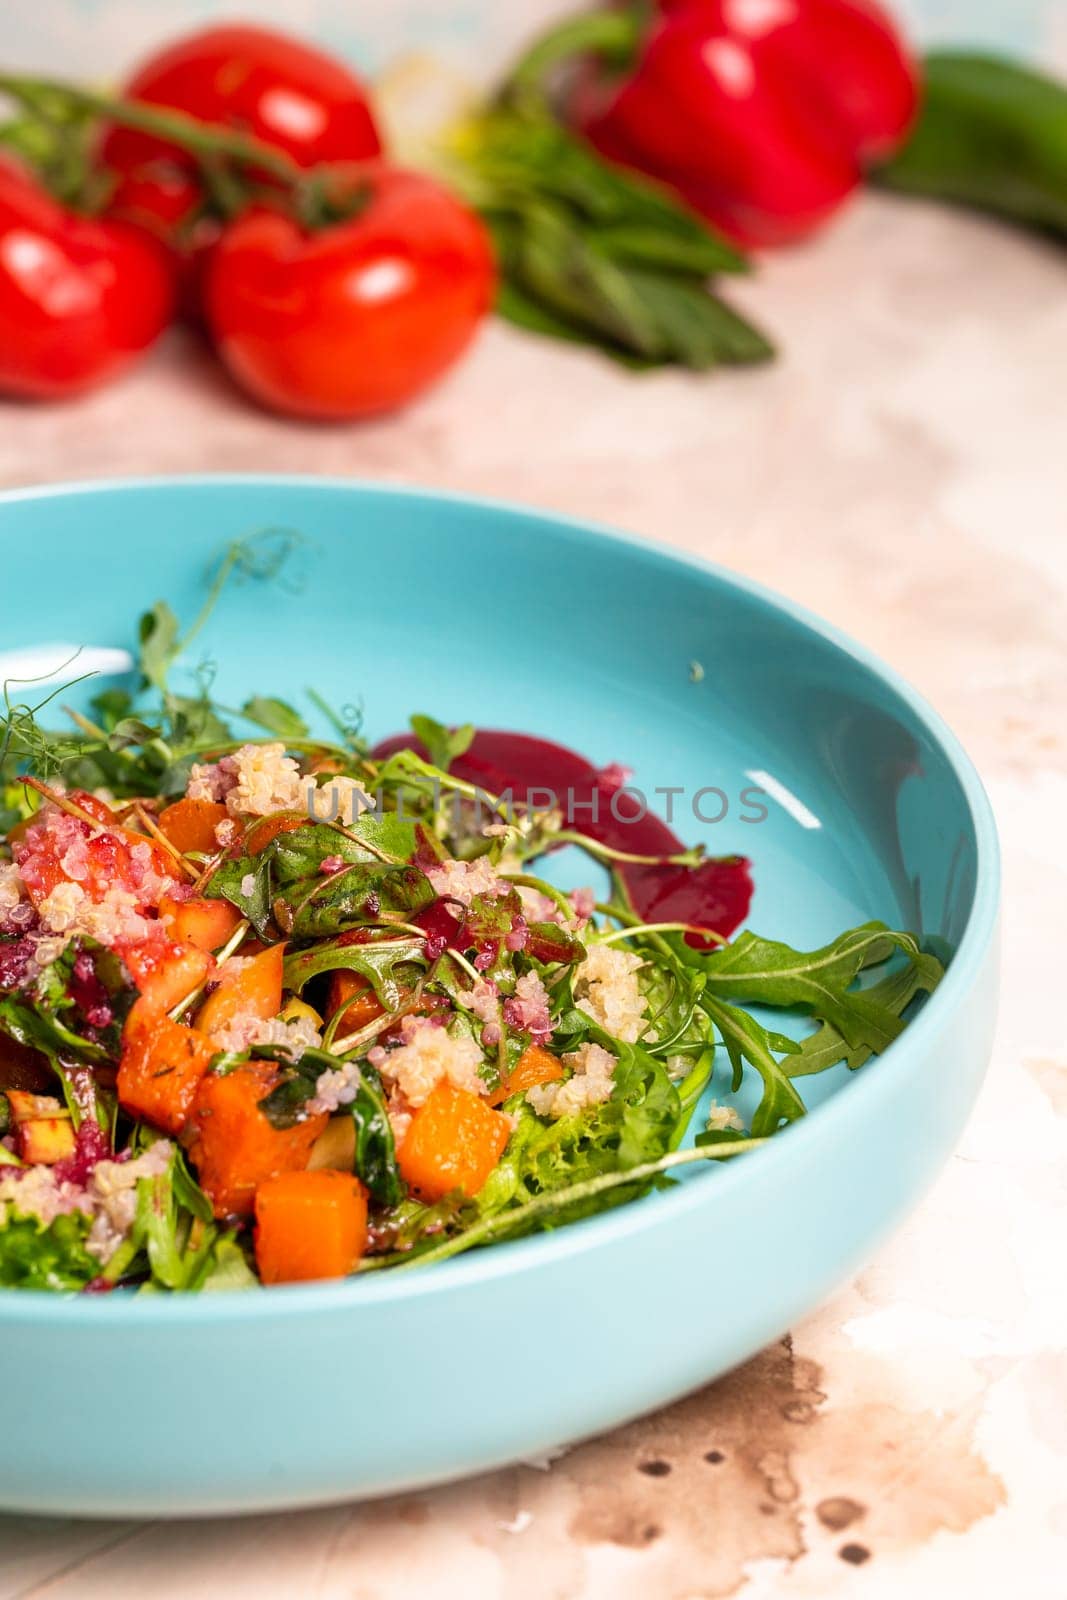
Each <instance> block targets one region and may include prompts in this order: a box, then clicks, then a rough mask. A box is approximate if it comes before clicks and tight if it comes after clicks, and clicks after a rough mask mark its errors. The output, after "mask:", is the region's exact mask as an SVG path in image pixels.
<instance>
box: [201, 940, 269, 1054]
mask: <svg viewBox="0 0 1067 1600" xmlns="http://www.w3.org/2000/svg"><path fill="white" fill-rule="evenodd" d="M284 962H285V945H284V944H272V945H268V946H267V948H266V949H265V950H261V951H260V952H259V953H258V955H254V956H235V957H231V959H230V961H228V962H226V963H224V965H223V966H222V967H220V969H219V981H218V986H217V987H216V988H215V989H213V990H212V991H211V993H210V994H209V995H208V997H207V999H206V1000H205V1001H204V1003H203V1005H202V1006H201V1007H200V1010H199V1012H198V1013H197V1018H196V1025H197V1027H198V1028H199V1029H200V1031H201V1033H206V1034H207V1035H208V1037H209V1038H214V1037H215V1035H216V1034H217V1033H219V1032H220V1030H222V1029H223V1028H226V1027H228V1026H229V1024H230V1023H231V1022H233V1021H234V1019H235V1018H236V1017H248V1016H253V1017H260V1018H262V1020H263V1021H264V1022H267V1021H269V1019H270V1018H271V1017H276V1016H277V1015H278V1012H279V1011H280V1010H281V1009H282V977H283V965H284ZM231 963H232V964H231Z"/></svg>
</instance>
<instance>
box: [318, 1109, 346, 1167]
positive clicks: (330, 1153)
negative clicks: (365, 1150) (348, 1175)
mask: <svg viewBox="0 0 1067 1600" xmlns="http://www.w3.org/2000/svg"><path fill="white" fill-rule="evenodd" d="M355 1164H356V1125H355V1123H354V1122H353V1120H352V1118H351V1117H350V1116H348V1115H347V1113H346V1114H345V1115H343V1116H340V1117H331V1118H330V1120H329V1122H328V1123H327V1124H326V1129H325V1132H323V1133H322V1134H320V1136H319V1137H318V1138H317V1139H316V1140H315V1143H314V1145H313V1147H312V1151H311V1155H310V1156H309V1158H308V1168H309V1169H310V1170H311V1171H315V1170H316V1169H317V1168H319V1167H335V1168H336V1169H337V1170H338V1171H339V1172H351V1171H352V1168H353V1167H354V1166H355Z"/></svg>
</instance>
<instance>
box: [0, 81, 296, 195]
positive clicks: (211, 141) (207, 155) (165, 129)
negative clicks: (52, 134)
mask: <svg viewBox="0 0 1067 1600" xmlns="http://www.w3.org/2000/svg"><path fill="white" fill-rule="evenodd" d="M0 94H3V95H7V96H9V98H10V99H12V100H15V101H17V102H18V104H19V105H21V106H23V107H24V108H25V109H26V110H27V111H28V112H30V113H31V114H32V115H34V116H36V117H39V118H41V119H42V120H44V121H48V122H55V121H57V120H67V119H68V118H70V116H71V114H72V113H73V114H76V115H77V116H81V117H94V116H95V117H103V118H106V119H107V120H108V121H110V122H115V123H118V124H119V125H120V126H122V127H124V128H136V129H137V130H138V131H139V132H140V133H147V134H151V135H152V136H153V137H155V138H157V139H163V140H165V141H166V142H167V143H168V144H175V145H178V146H179V147H180V148H181V149H182V150H187V151H188V152H189V154H190V155H192V156H195V157H196V158H197V160H198V161H199V162H200V163H201V164H202V165H203V166H204V167H205V168H206V169H208V170H209V171H210V169H211V168H212V166H214V165H217V163H218V162H219V160H220V159H222V160H230V161H235V162H238V163H240V164H241V165H242V166H250V167H258V168H259V169H260V170H261V171H262V172H268V173H270V175H271V176H272V177H274V178H277V179H279V180H280V181H281V182H283V183H287V184H294V183H300V182H302V181H304V180H306V178H307V171H306V169H305V168H303V167H301V166H300V165H299V163H298V162H296V161H294V160H293V158H292V156H290V155H287V154H286V153H285V151H284V150H278V149H276V148H275V147H274V146H273V145H269V144H264V143H263V142H262V140H260V139H256V138H253V137H252V135H250V134H246V133H240V132H239V131H237V130H236V129H233V128H224V127H221V126H219V125H218V124H216V123H206V122H198V121H197V119H196V118H195V117H190V116H187V115H186V114H185V113H184V112H183V111H168V110H163V109H162V108H161V107H158V106H150V105H145V104H143V103H142V102H141V101H137V100H122V99H115V98H113V97H112V96H110V95H106V94H98V93H96V91H95V90H92V89H84V88H82V87H81V86H80V85H79V84H73V83H61V82H57V81H53V80H51V79H44V78H27V77H21V76H19V75H17V74H12V73H0Z"/></svg>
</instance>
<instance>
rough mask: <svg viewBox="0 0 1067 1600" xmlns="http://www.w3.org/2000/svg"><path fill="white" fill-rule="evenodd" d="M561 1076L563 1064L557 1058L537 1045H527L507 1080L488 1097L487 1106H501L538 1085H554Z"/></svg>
mask: <svg viewBox="0 0 1067 1600" xmlns="http://www.w3.org/2000/svg"><path fill="white" fill-rule="evenodd" d="M562 1076H563V1062H562V1061H561V1060H560V1059H559V1057H558V1056H554V1055H553V1054H552V1052H551V1050H545V1049H544V1048H543V1047H542V1046H541V1045H539V1044H531V1045H527V1047H526V1049H525V1050H524V1051H523V1052H522V1055H521V1056H520V1057H519V1059H518V1061H516V1063H515V1065H514V1066H513V1067H512V1069H511V1073H510V1075H509V1076H508V1078H507V1079H506V1080H505V1082H504V1083H502V1084H501V1085H500V1088H499V1089H497V1090H495V1091H494V1093H493V1094H491V1095H490V1096H489V1097H488V1098H489V1104H490V1105H491V1106H499V1105H503V1103H504V1101H505V1100H507V1099H508V1098H509V1097H510V1096H511V1095H513V1094H519V1093H525V1092H526V1090H527V1089H533V1088H535V1087H536V1086H537V1084H539V1083H554V1082H555V1080H556V1079H557V1078H562Z"/></svg>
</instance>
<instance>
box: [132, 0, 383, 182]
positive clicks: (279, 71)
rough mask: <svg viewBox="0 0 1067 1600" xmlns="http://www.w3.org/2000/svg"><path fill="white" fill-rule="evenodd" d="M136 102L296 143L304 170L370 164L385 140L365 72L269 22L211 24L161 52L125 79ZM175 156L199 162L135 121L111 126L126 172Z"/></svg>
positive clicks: (282, 144)
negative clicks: (320, 165) (274, 29)
mask: <svg viewBox="0 0 1067 1600" xmlns="http://www.w3.org/2000/svg"><path fill="white" fill-rule="evenodd" d="M123 95H124V97H125V98H126V99H129V100H143V101H146V102H147V103H148V104H150V105H156V106H167V107H170V108H171V109H175V110H178V111H184V112H186V113H188V115H189V116H192V117H198V118H199V119H200V121H202V122H219V123H228V124H229V125H230V126H232V127H235V128H240V129H241V130H242V131H244V132H245V133H250V134H253V135H254V136H255V137H256V138H257V139H263V140H264V141H265V142H266V143H267V144H272V145H276V146H277V147H278V148H279V149H281V150H286V151H288V153H289V154H290V155H291V156H292V157H293V159H294V160H295V161H297V162H298V163H299V164H300V166H302V167H312V166H316V165H318V163H319V162H323V161H360V160H363V159H365V158H366V157H369V156H376V155H378V154H380V152H381V140H380V139H379V137H378V130H377V128H376V127H375V124H374V117H373V115H372V113H371V110H370V107H369V105H368V103H367V94H366V90H365V89H364V87H363V85H362V84H361V83H360V81H359V79H358V78H357V77H356V76H355V75H354V74H353V73H351V72H350V71H349V70H348V68H347V67H346V66H344V65H343V64H342V63H341V62H339V61H334V60H332V59H331V58H330V57H329V56H327V55H323V54H321V52H320V51H318V50H313V49H311V47H310V46H308V45H305V44H301V43H300V41H299V40H297V39H290V38H288V37H287V36H286V35H285V34H282V33H272V32H270V31H269V30H268V29H266V28H252V27H219V28H205V29H203V30H202V31H200V32H198V33H191V34H189V35H188V36H187V37H185V38H184V39H178V40H177V41H176V42H175V43H174V44H172V45H169V46H168V47H167V48H166V49H165V50H161V51H159V52H158V54H156V55H154V56H151V57H150V58H149V60H147V61H145V62H144V63H143V64H142V65H141V66H140V68H139V69H138V70H137V71H136V72H135V73H134V75H133V77H132V78H131V79H130V80H129V82H128V83H127V84H126V85H125V87H124V89H123ZM164 155H165V156H168V157H169V158H170V159H171V160H173V161H174V162H175V163H176V164H177V165H178V166H179V167H182V168H184V169H185V170H187V171H188V170H190V169H191V168H193V167H195V165H196V163H195V161H193V159H192V158H191V157H190V156H188V155H187V154H185V153H184V152H183V151H181V150H177V149H175V147H174V146H172V145H167V144H164V143H162V142H161V141H160V140H158V139H155V138H153V137H152V136H151V135H149V134H144V133H139V132H138V131H137V130H136V129H133V128H119V127H114V128H111V129H110V130H109V132H108V134H107V136H106V138H105V140H104V143H103V147H102V156H103V159H104V161H105V163H106V164H107V165H108V166H109V167H113V168H114V169H116V170H117V171H120V172H129V171H135V170H136V169H138V168H141V167H144V165H145V164H146V162H150V161H153V160H158V159H159V157H160V156H164Z"/></svg>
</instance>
